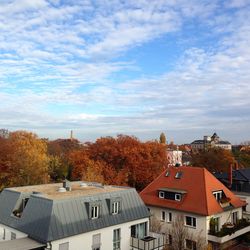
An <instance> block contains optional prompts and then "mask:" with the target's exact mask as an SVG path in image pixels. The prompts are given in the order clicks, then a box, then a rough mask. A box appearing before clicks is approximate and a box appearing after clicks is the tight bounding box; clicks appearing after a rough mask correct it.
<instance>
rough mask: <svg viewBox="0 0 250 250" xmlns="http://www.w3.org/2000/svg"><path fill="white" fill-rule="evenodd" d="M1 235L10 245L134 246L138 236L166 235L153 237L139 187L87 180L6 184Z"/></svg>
mask: <svg viewBox="0 0 250 250" xmlns="http://www.w3.org/2000/svg"><path fill="white" fill-rule="evenodd" d="M0 237H1V239H0V240H1V241H0V249H5V250H13V249H15V247H16V246H18V248H17V249H18V250H27V249H51V250H68V249H72V250H82V249H86V250H130V249H131V250H133V249H140V248H137V246H138V245H136V247H133V246H132V245H133V244H135V242H136V243H138V242H139V241H140V242H141V241H146V240H147V242H151V243H153V242H154V241H157V242H160V241H162V240H163V238H162V237H161V239H158V238H157V239H156V236H155V237H150V235H149V212H148V209H147V207H146V206H145V205H144V203H143V201H142V200H141V198H140V196H139V195H138V194H137V192H136V190H135V189H133V188H127V187H116V186H103V185H101V184H98V183H87V182H71V183H69V182H64V185H63V186H62V184H61V183H58V184H48V185H37V186H25V187H15V188H6V189H4V190H3V191H2V193H1V194H0ZM159 237H160V236H159ZM147 244H149V243H147ZM161 245H164V244H163V242H161ZM150 249H155V248H150ZM157 249H158V248H157Z"/></svg>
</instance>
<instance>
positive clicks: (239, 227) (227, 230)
mask: <svg viewBox="0 0 250 250" xmlns="http://www.w3.org/2000/svg"><path fill="white" fill-rule="evenodd" d="M249 231H250V222H248V221H247V220H245V219H241V220H239V221H238V222H237V224H236V225H234V224H231V223H228V224H224V225H223V227H222V229H221V230H220V231H219V232H214V231H210V232H209V234H208V240H209V241H213V242H217V243H220V244H222V243H224V242H227V241H229V240H232V239H235V238H237V237H239V236H241V235H243V234H245V233H247V232H249Z"/></svg>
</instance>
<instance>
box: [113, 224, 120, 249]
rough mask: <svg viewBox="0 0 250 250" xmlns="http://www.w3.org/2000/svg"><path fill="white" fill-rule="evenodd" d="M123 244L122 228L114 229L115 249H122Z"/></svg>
mask: <svg viewBox="0 0 250 250" xmlns="http://www.w3.org/2000/svg"><path fill="white" fill-rule="evenodd" d="M120 244H121V229H120V228H119V229H115V230H114V231H113V250H120Z"/></svg>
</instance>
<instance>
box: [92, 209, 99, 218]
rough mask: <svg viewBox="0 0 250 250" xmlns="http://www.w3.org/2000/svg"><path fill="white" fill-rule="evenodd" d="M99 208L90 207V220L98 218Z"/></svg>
mask: <svg viewBox="0 0 250 250" xmlns="http://www.w3.org/2000/svg"><path fill="white" fill-rule="evenodd" d="M99 210H100V209H99V206H92V207H91V219H97V218H99Z"/></svg>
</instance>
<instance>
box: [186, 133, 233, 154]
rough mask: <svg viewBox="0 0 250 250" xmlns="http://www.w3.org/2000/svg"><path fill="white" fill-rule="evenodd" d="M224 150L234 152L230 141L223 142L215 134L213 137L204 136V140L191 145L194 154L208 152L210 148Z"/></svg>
mask: <svg viewBox="0 0 250 250" xmlns="http://www.w3.org/2000/svg"><path fill="white" fill-rule="evenodd" d="M215 147H218V148H222V149H226V150H230V151H231V150H232V145H231V143H230V142H228V141H222V140H221V139H220V137H219V136H218V135H217V134H216V133H214V134H213V135H212V136H204V138H203V140H195V141H193V142H192V143H191V148H192V151H193V152H197V151H203V150H208V149H209V148H215Z"/></svg>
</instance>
